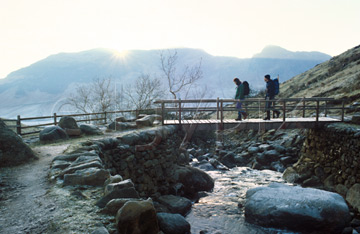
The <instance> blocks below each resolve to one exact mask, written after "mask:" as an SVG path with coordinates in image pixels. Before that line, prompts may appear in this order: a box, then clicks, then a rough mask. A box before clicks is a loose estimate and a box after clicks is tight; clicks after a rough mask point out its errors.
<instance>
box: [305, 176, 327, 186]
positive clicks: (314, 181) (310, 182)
mask: <svg viewBox="0 0 360 234" xmlns="http://www.w3.org/2000/svg"><path fill="white" fill-rule="evenodd" d="M301 185H302V186H303V187H320V186H321V185H322V184H321V181H320V179H319V177H317V176H311V177H310V178H308V179H306V180H304V181H303V182H302V184H301Z"/></svg>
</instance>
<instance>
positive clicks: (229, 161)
mask: <svg viewBox="0 0 360 234" xmlns="http://www.w3.org/2000/svg"><path fill="white" fill-rule="evenodd" d="M220 162H221V163H222V164H224V165H225V166H227V167H228V168H233V167H236V161H235V154H234V153H232V152H230V153H227V154H226V155H225V156H223V157H221V158H220Z"/></svg>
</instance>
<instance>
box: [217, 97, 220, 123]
mask: <svg viewBox="0 0 360 234" xmlns="http://www.w3.org/2000/svg"><path fill="white" fill-rule="evenodd" d="M219 113H220V112H219V97H218V98H217V99H216V119H219Z"/></svg>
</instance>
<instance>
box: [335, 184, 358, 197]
mask: <svg viewBox="0 0 360 234" xmlns="http://www.w3.org/2000/svg"><path fill="white" fill-rule="evenodd" d="M335 191H336V192H337V193H338V194H340V195H341V196H343V197H345V198H346V194H347V192H348V191H349V189H348V188H346V186H345V185H343V184H337V185H336V186H335ZM359 198H360V197H359Z"/></svg>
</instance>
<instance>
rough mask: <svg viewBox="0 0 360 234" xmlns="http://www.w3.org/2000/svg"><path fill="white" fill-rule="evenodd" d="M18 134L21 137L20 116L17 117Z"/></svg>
mask: <svg viewBox="0 0 360 234" xmlns="http://www.w3.org/2000/svg"><path fill="white" fill-rule="evenodd" d="M16 132H17V134H19V135H20V136H21V118H20V115H18V116H17V120H16Z"/></svg>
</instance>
